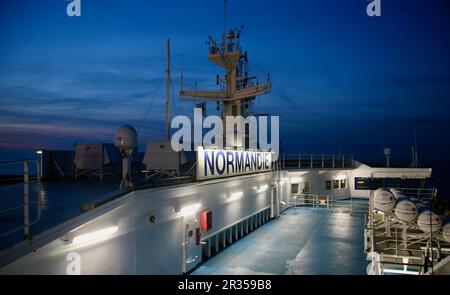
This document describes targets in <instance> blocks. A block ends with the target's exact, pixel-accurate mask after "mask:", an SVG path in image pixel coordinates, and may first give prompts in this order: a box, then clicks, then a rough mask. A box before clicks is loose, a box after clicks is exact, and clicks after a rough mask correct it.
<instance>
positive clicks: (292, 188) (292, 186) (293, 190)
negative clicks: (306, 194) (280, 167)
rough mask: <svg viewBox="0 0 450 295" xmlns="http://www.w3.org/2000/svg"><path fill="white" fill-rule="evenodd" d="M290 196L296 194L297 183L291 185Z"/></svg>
mask: <svg viewBox="0 0 450 295" xmlns="http://www.w3.org/2000/svg"><path fill="white" fill-rule="evenodd" d="M291 194H298V183H292V184H291Z"/></svg>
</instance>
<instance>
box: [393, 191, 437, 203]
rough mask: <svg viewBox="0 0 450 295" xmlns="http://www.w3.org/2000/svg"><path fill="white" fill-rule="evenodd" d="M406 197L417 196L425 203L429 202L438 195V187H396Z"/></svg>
mask: <svg viewBox="0 0 450 295" xmlns="http://www.w3.org/2000/svg"><path fill="white" fill-rule="evenodd" d="M395 189H397V190H399V191H400V192H401V193H402V194H403V195H405V196H406V197H416V198H417V199H419V200H420V201H422V202H424V203H429V202H430V201H431V199H432V198H434V197H436V195H437V188H407V187H403V188H395Z"/></svg>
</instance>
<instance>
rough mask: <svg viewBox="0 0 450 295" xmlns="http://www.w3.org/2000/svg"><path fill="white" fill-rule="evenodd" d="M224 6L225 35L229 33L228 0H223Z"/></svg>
mask: <svg viewBox="0 0 450 295" xmlns="http://www.w3.org/2000/svg"><path fill="white" fill-rule="evenodd" d="M223 6H224V10H223V11H224V17H223V35H224V36H226V35H227V0H224V1H223Z"/></svg>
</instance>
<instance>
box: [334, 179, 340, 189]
mask: <svg viewBox="0 0 450 295" xmlns="http://www.w3.org/2000/svg"><path fill="white" fill-rule="evenodd" d="M333 189H339V180H333Z"/></svg>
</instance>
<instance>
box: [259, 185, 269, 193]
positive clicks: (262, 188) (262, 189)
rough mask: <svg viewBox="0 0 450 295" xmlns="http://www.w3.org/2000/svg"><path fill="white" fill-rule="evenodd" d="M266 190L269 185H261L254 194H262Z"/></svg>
mask: <svg viewBox="0 0 450 295" xmlns="http://www.w3.org/2000/svg"><path fill="white" fill-rule="evenodd" d="M268 188H269V185H267V184H265V185H262V186H260V187H259V188H257V190H256V192H257V193H262V192H264V191H266V190H267V189H268Z"/></svg>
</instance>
